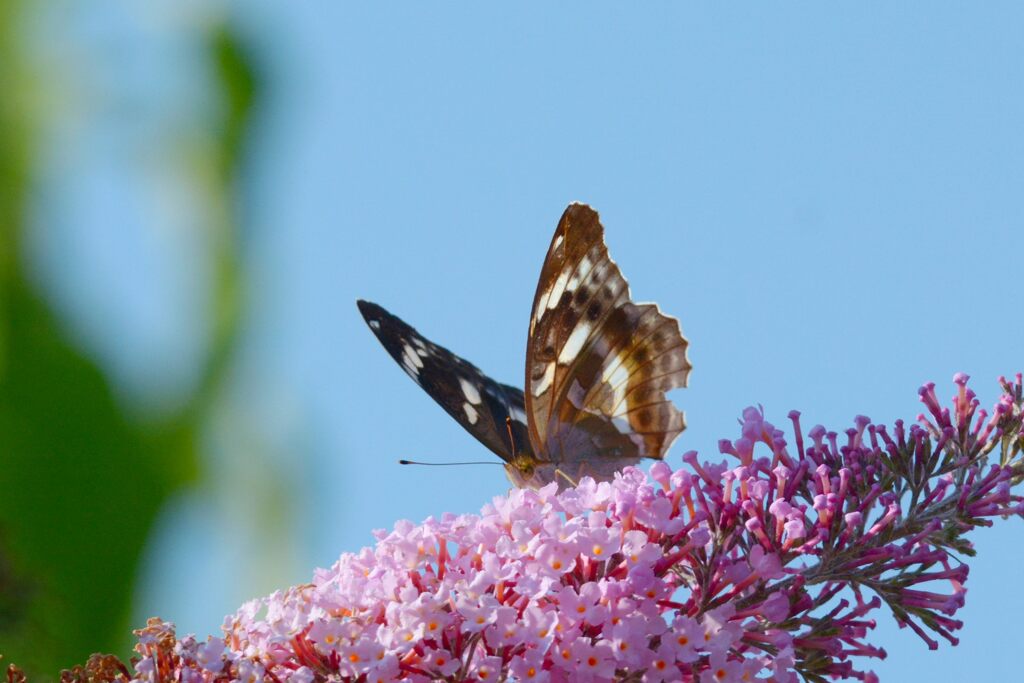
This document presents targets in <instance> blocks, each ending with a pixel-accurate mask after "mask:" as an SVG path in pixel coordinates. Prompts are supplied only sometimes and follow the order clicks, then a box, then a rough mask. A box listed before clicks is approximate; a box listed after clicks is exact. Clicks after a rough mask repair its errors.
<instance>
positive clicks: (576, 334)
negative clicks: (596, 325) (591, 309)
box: [558, 322, 590, 365]
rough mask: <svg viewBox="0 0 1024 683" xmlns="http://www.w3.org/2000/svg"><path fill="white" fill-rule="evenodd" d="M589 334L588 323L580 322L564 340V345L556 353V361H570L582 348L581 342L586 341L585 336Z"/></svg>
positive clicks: (564, 362)
mask: <svg viewBox="0 0 1024 683" xmlns="http://www.w3.org/2000/svg"><path fill="white" fill-rule="evenodd" d="M589 336H590V323H586V322H583V323H580V324H578V325H577V326H576V328H575V329H573V331H572V334H570V335H569V338H568V339H567V340H566V341H565V346H563V347H562V350H561V351H559V353H558V362H559V363H560V364H562V365H566V364H568V363H571V362H572V361H574V360H575V359H576V356H578V355H579V352H580V350H581V349H582V348H583V343H584V342H585V341H587V337H589Z"/></svg>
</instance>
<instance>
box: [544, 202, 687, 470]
mask: <svg viewBox="0 0 1024 683" xmlns="http://www.w3.org/2000/svg"><path fill="white" fill-rule="evenodd" d="M687 345H688V343H687V341H686V339H685V338H684V337H683V336H682V332H681V331H680V329H679V323H678V321H677V320H676V319H675V318H672V317H670V316H666V315H665V314H663V313H662V312H661V311H660V310H659V309H658V307H657V306H655V305H654V304H636V303H633V302H632V301H631V300H630V294H629V285H628V284H627V282H626V279H625V278H624V277H623V276H622V273H621V271H620V270H619V268H618V266H617V265H616V264H615V262H614V261H612V260H611V258H610V256H609V255H608V249H607V247H606V246H605V243H604V229H603V228H602V227H601V223H600V221H599V219H598V215H597V212H595V211H594V210H593V209H591V208H590V207H588V206H585V205H582V204H572V205H570V206H569V208H567V209H566V211H565V213H564V214H563V215H562V218H561V220H560V221H559V223H558V228H557V229H556V231H555V235H554V237H553V239H552V241H551V246H550V248H549V250H548V254H547V258H546V259H545V262H544V267H543V269H542V271H541V277H540V281H539V283H538V285H537V293H536V295H535V297H534V306H533V314H532V317H531V320H530V336H529V342H528V346H527V361H526V365H527V368H526V410H527V415H528V416H529V418H530V420H529V421H530V435H531V438H532V440H533V445H534V451H535V452H537V453H538V458H539V459H540V460H542V461H550V462H553V463H556V464H558V466H559V469H561V470H563V471H566V470H570V471H575V470H577V469H578V470H583V474H591V475H592V476H595V478H599V479H607V478H610V476H611V474H612V473H614V471H616V470H618V469H620V468H621V467H623V466H625V465H627V464H630V463H633V462H636V460H637V459H639V458H642V457H646V458H662V457H663V456H664V455H665V452H666V451H667V450H668V447H669V446H670V445H671V443H672V441H673V440H674V439H675V437H676V436H678V435H679V433H680V432H682V430H683V429H685V420H684V418H683V414H682V413H681V412H680V411H679V410H678V409H676V408H675V406H673V405H672V403H671V402H669V401H668V399H667V398H666V396H665V392H666V391H668V390H670V389H673V388H676V387H683V386H686V380H687V376H688V374H689V370H690V363H689V360H688V359H687V356H686V349H687Z"/></svg>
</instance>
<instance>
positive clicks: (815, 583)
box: [68, 375, 1024, 683]
mask: <svg viewBox="0 0 1024 683" xmlns="http://www.w3.org/2000/svg"><path fill="white" fill-rule="evenodd" d="M954 382H955V384H956V387H957V393H956V395H955V396H954V399H953V402H952V406H951V407H949V408H947V407H943V406H942V405H941V403H940V401H939V399H938V397H937V395H936V393H935V388H934V385H931V384H928V385H925V386H924V387H923V388H922V389H921V392H920V395H921V400H922V402H923V403H924V404H925V406H926V409H927V413H926V414H925V415H922V416H920V417H919V422H920V424H919V425H918V424H915V425H910V426H907V425H905V424H904V423H902V422H897V423H896V425H895V427H894V428H893V429H892V430H891V431H890V430H888V429H886V428H885V427H882V426H878V425H874V424H872V423H871V422H870V421H869V420H868V419H867V418H863V417H858V418H857V419H856V420H855V421H854V426H853V427H851V428H850V429H848V430H846V431H845V432H844V433H843V436H842V437H840V435H839V434H838V433H836V432H829V431H826V430H825V429H824V428H822V427H814V428H813V429H811V430H810V431H809V432H807V433H806V438H805V434H804V432H803V431H802V429H801V426H800V414H799V413H796V412H793V413H790V415H789V418H790V420H791V422H792V428H793V435H794V447H793V448H791V447H790V446H789V444H788V443H787V442H786V440H785V439H784V436H783V433H782V431H781V430H779V429H777V428H776V427H775V426H774V425H772V424H771V423H769V422H768V421H767V420H766V419H765V415H764V414H763V411H761V410H759V409H754V408H748V409H746V410H745V411H744V412H743V421H742V428H741V437H740V438H739V439H737V440H736V441H722V442H720V448H721V451H722V452H723V453H725V454H727V455H728V456H730V457H732V458H733V459H734V460H733V461H732V462H729V461H723V462H720V463H709V462H702V461H699V460H698V458H697V455H696V453H693V452H691V453H687V454H686V455H684V456H683V461H684V463H686V465H687V467H686V468H684V469H679V470H675V471H673V470H672V469H671V468H670V467H669V465H668V464H666V463H663V462H659V463H655V464H654V465H653V466H652V467H651V472H650V478H648V476H646V475H645V474H644V473H643V472H642V471H640V470H638V469H635V468H627V469H626V470H624V471H623V472H621V473H620V475H618V476H617V477H616V478H615V480H614V481H612V482H604V483H597V482H594V481H593V480H590V479H584V480H583V481H582V482H580V485H579V486H578V487H577V488H575V489H568V490H565V491H562V492H559V491H558V490H557V489H556V487H555V485H551V486H548V487H546V488H544V489H542V490H540V491H528V490H513V491H511V492H509V493H508V494H507V495H505V496H499V497H497V498H495V499H494V501H493V502H492V503H491V504H490V505H487V506H485V507H484V509H483V510H482V512H481V514H479V515H453V514H446V515H444V516H443V517H442V518H441V519H439V520H438V519H428V520H427V521H426V522H424V523H423V524H420V525H413V524H411V523H409V522H400V523H398V524H396V525H395V528H394V530H393V531H392V532H390V533H380V534H379V536H378V543H377V545H376V547H375V548H372V549H370V548H364V549H363V550H361V551H360V552H358V553H355V554H345V555H343V556H342V557H341V558H340V559H339V560H338V562H337V563H335V565H334V566H333V567H331V568H330V569H321V570H318V571H317V572H316V573H315V575H314V577H313V580H312V582H311V583H309V584H304V585H301V586H296V587H293V588H290V589H288V590H286V591H281V592H277V593H274V594H273V595H271V596H269V597H267V598H264V599H262V600H256V601H253V602H251V603H248V604H246V605H244V606H243V607H242V608H241V609H240V610H239V611H238V612H237V613H236V614H234V615H232V616H230V617H228V618H227V619H226V621H225V623H224V638H210V639H208V640H207V642H206V643H202V644H199V643H197V642H196V641H195V639H194V638H192V637H191V636H189V637H187V638H184V639H181V640H176V639H175V635H174V631H173V627H172V626H171V625H170V624H167V623H164V622H161V621H159V620H156V619H154V620H151V621H150V624H149V626H147V628H145V629H142V630H140V631H137V632H136V633H137V635H138V645H137V646H136V650H137V652H138V653H139V659H138V660H135V662H134V674H129V672H128V670H127V668H126V667H124V666H123V665H120V663H119V662H117V663H116V664H115V662H116V660H114V659H112V658H94V660H90V663H89V664H88V665H87V666H86V667H85V669H76V670H74V671H72V672H68V675H69V676H71V677H72V678H75V677H76V676H77V677H78V680H82V681H84V680H86V679H89V680H91V681H99V680H110V681H113V680H115V679H117V680H123V681H127V680H128V679H129V678H131V679H132V680H138V681H152V682H153V683H156V682H157V681H160V682H163V681H167V682H170V681H179V680H184V681H189V682H195V683H199V682H200V681H203V682H212V681H229V680H231V681H235V680H237V681H246V682H247V683H252V682H255V681H272V682H273V683H313V682H314V681H327V680H332V681H358V682H364V681H365V682H367V683H371V682H378V681H399V680H401V681H431V680H448V681H507V680H517V681H552V682H560V681H612V680H616V681H652V682H657V681H686V682H692V683H698V682H699V683H725V682H728V681H775V682H779V683H789V682H794V681H797V680H798V676H799V677H803V679H804V680H814V681H823V680H826V679H855V680H861V681H875V680H877V678H876V677H875V676H874V674H872V673H870V672H867V671H865V670H864V668H863V667H864V666H865V665H866V664H867V663H868V661H869V660H870V659H871V658H881V657H885V656H886V654H885V651H884V650H883V649H881V648H880V647H878V646H876V645H874V644H872V643H870V642H869V640H868V637H869V635H870V634H871V631H872V629H873V628H874V625H875V621H874V619H873V618H872V617H871V616H869V615H870V614H871V613H872V612H874V611H875V610H878V609H879V608H881V607H883V606H885V607H887V608H888V610H889V611H890V612H891V613H892V614H893V615H894V616H895V618H896V619H897V621H898V622H899V623H900V624H903V625H906V626H909V627H910V628H911V629H913V630H914V631H915V632H916V633H917V634H918V635H919V636H920V637H921V638H922V639H924V641H925V642H926V643H927V644H928V645H929V647H931V648H935V647H937V646H938V640H937V638H936V636H937V637H941V638H943V639H945V640H947V641H948V642H950V643H951V644H954V645H955V644H956V642H957V639H956V637H955V636H954V635H953V633H954V632H955V631H956V630H958V629H959V628H960V627H961V625H962V624H961V622H959V621H957V620H955V619H954V618H953V617H954V616H955V614H956V612H957V610H959V609H960V607H962V606H963V603H964V595H965V591H964V587H963V586H964V582H965V581H966V579H967V567H966V566H965V565H963V564H959V563H958V561H957V560H956V559H955V557H954V555H953V554H954V553H956V554H957V555H960V556H969V555H971V554H972V553H973V550H972V548H971V545H970V543H969V542H968V541H967V540H966V539H965V537H964V536H965V534H966V533H967V532H968V531H970V530H971V529H973V528H974V527H977V526H982V525H989V524H991V523H992V520H993V519H994V518H997V517H1005V516H1008V515H1019V514H1022V511H1024V504H1022V498H1021V496H1019V495H1015V494H1013V493H1012V488H1011V485H1012V484H1014V483H1016V482H1017V481H1019V480H1020V479H1021V478H1022V476H1024V471H1022V470H1024V465H1022V458H1021V449H1022V447H1024V428H1022V420H1024V411H1022V387H1021V377H1020V375H1018V376H1017V378H1016V381H1015V383H1013V384H1010V383H1009V382H1007V381H1005V380H1001V382H1002V385H1003V390H1004V393H1003V395H1002V396H1001V397H1000V399H999V401H998V402H997V404H996V406H995V407H994V408H993V410H992V412H991V414H989V413H987V412H986V411H984V410H980V409H978V400H977V398H976V397H975V395H974V393H973V392H972V391H971V390H969V389H968V388H967V378H966V376H963V375H957V377H956V378H955V379H954Z"/></svg>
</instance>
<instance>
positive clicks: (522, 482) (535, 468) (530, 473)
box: [505, 452, 550, 489]
mask: <svg viewBox="0 0 1024 683" xmlns="http://www.w3.org/2000/svg"><path fill="white" fill-rule="evenodd" d="M542 469H543V466H542V463H541V462H540V461H538V460H537V458H536V457H534V456H533V454H531V453H524V452H519V453H516V455H515V456H514V457H512V459H510V460H509V461H508V462H507V463H506V464H505V474H506V476H508V480H509V481H510V482H512V485H513V486H517V487H519V488H521V489H522V488H528V489H538V488H540V487H541V486H543V485H544V484H546V483H548V482H547V481H544V478H543V477H542V476H540V475H541V470H542ZM548 481H550V480H548Z"/></svg>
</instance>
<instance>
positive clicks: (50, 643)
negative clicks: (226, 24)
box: [0, 1, 256, 677]
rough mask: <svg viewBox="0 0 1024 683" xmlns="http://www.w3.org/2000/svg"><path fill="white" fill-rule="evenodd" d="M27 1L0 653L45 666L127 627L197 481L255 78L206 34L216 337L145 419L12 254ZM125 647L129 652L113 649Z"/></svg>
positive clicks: (234, 293) (9, 17)
mask: <svg viewBox="0 0 1024 683" xmlns="http://www.w3.org/2000/svg"><path fill="white" fill-rule="evenodd" d="M27 6H28V5H27V4H25V5H22V4H21V3H17V2H10V1H5V2H0V88H3V92H5V93H6V95H5V97H4V98H0V654H3V655H5V657H6V661H8V662H16V663H18V664H19V665H21V666H22V667H23V668H25V669H26V670H27V671H28V672H29V673H30V675H31V674H36V675H43V676H44V677H45V676H52V677H55V675H56V673H57V672H58V671H59V670H60V669H61V668H67V667H71V666H72V665H74V664H76V663H81V662H84V661H85V659H86V657H87V656H88V655H89V654H91V653H93V652H97V651H108V652H109V651H116V650H121V649H122V648H123V646H124V644H125V643H126V642H127V636H128V635H130V634H129V624H128V621H127V620H128V615H129V613H130V599H131V596H132V593H133V589H134V583H135V580H136V578H137V573H138V564H139V560H140V557H141V555H142V551H143V548H144V545H145V543H146V540H147V538H148V536H149V534H150V531H151V529H152V525H153V522H154V520H155V518H156V515H157V514H158V512H159V510H160V508H161V506H162V505H163V504H164V503H165V501H166V500H167V498H168V496H169V495H171V494H172V493H173V492H174V491H175V490H177V489H179V488H181V487H182V486H184V485H186V484H187V483H188V482H189V481H191V480H193V479H194V478H195V477H196V476H197V472H198V459H197V455H196V451H195V444H196V435H197V432H198V430H199V428H200V426H201V425H202V423H203V421H204V419H205V415H206V413H207V411H208V410H209V408H210V406H211V403H212V401H213V398H214V396H215V395H216V393H217V390H218V389H219V387H220V384H221V381H222V378H223V377H224V375H225V369H226V368H227V366H228V363H229V359H230V358H231V355H232V352H233V348H234V346H235V344H234V340H235V337H236V330H237V320H238V317H239V315H238V311H239V298H240V296H239V291H240V286H239V280H240V278H239V273H238V263H237V254H236V248H235V242H236V241H235V239H234V234H233V229H232V228H233V224H234V220H233V217H232V211H231V207H232V202H231V194H232V191H233V179H234V176H235V171H236V169H237V167H238V164H239V159H240V157H241V147H242V144H243V141H244V134H245V127H246V123H247V120H248V112H249V109H250V107H251V103H252V100H253V97H254V94H255V83H256V82H255V80H254V78H253V76H252V73H251V71H250V69H249V68H248V66H247V62H246V60H245V59H244V58H243V56H242V51H241V50H240V49H239V48H238V45H237V43H236V41H235V40H234V38H233V37H232V35H231V34H230V32H229V31H228V30H227V29H225V28H223V27H221V28H218V29H217V30H215V31H214V32H213V34H212V35H211V36H210V43H209V44H210V58H211V62H212V64H213V66H214V67H215V69H216V72H217V75H218V82H219V87H221V89H222V93H221V96H222V99H223V102H224V110H225V111H224V116H223V121H222V126H221V128H220V129H219V130H218V131H217V137H216V140H215V141H214V143H213V144H212V147H213V149H211V150H209V153H210V155H211V156H212V157H213V158H214V159H215V161H216V162H219V163H218V165H219V167H220V168H219V172H218V173H217V174H215V175H213V176H211V177H210V178H209V182H208V184H209V185H210V187H209V188H208V189H209V191H210V194H211V195H212V196H213V197H214V199H215V202H214V204H215V205H216V207H217V209H216V210H217V211H219V213H220V215H219V216H218V220H217V221H215V223H217V224H219V225H220V226H221V227H222V228H223V229H222V230H221V231H220V232H219V233H218V235H216V236H213V237H214V239H213V240H212V241H213V242H214V246H215V248H216V249H217V265H218V277H217V278H216V286H215V288H214V291H212V292H211V297H214V300H215V310H216V315H217V319H216V334H215V339H214V342H213V345H212V349H211V353H210V358H209V359H208V364H207V372H206V374H205V377H204V380H203V382H202V383H201V386H200V389H199V390H198V391H197V392H196V395H195V396H194V397H193V399H192V401H191V402H190V404H189V405H187V406H185V407H184V408H183V410H182V411H181V413H180V414H179V415H178V416H176V417H173V418H171V419H169V420H167V421H165V422H163V423H161V424H140V423H138V422H136V421H134V420H135V419H134V418H133V417H130V416H129V415H127V414H126V412H125V411H124V410H122V408H121V406H119V405H118V403H117V401H116V400H115V397H114V395H113V392H112V391H111V387H110V385H109V382H108V380H107V378H106V377H105V376H104V375H103V373H102V372H101V370H100V369H99V368H98V367H97V366H96V365H95V364H94V363H93V362H92V361H91V360H90V359H89V358H87V357H86V356H84V355H83V354H82V353H81V352H80V351H79V349H78V348H77V347H76V346H75V344H74V343H73V341H71V340H69V339H68V338H67V335H66V331H65V329H64V328H63V327H62V326H61V324H60V322H59V321H58V320H57V319H56V318H55V317H54V314H53V312H52V311H51V310H50V308H49V307H48V305H47V303H46V302H45V300H43V299H42V297H40V296H39V295H38V293H37V292H36V291H35V290H34V288H33V287H32V286H31V284H30V282H29V279H28V278H26V277H25V272H24V269H23V267H22V265H21V263H20V262H19V260H18V254H19V246H18V244H19V235H20V234H21V231H23V230H24V229H25V227H24V226H25V220H24V219H25V206H26V197H27V195H28V179H29V177H30V173H31V170H32V169H31V163H32V153H31V152H32V141H33V136H32V130H31V123H32V122H33V121H35V120H36V119H35V118H34V114H38V112H35V111H33V108H32V106H31V103H30V102H29V101H28V99H27V98H26V97H23V96H22V94H23V93H26V92H29V90H28V89H27V88H23V87H22V86H23V85H25V84H27V83H29V82H30V81H31V68H30V67H29V66H28V63H27V61H26V60H25V58H24V55H25V52H24V50H23V48H22V46H21V44H20V42H19V41H20V40H21V35H23V34H22V33H21V32H19V30H18V26H19V19H20V18H21V14H19V12H20V11H21V10H22V9H24V8H25V7H27ZM119 654H121V655H126V654H127V653H126V652H123V651H121V652H120V653H119Z"/></svg>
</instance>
